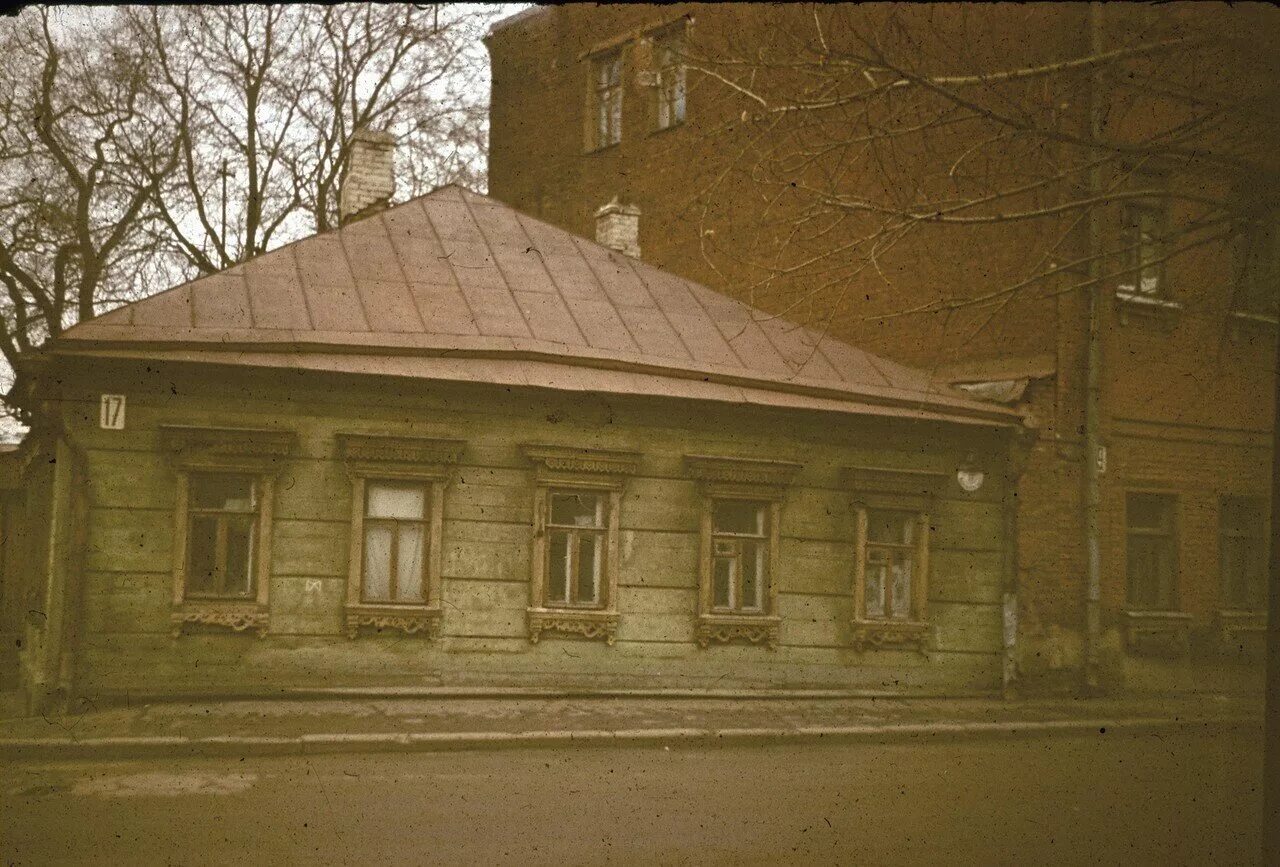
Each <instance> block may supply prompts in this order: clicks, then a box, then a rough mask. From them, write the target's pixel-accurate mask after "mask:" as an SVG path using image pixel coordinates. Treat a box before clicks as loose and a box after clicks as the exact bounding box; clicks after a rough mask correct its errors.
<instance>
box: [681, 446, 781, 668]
mask: <svg viewBox="0 0 1280 867" xmlns="http://www.w3.org/2000/svg"><path fill="white" fill-rule="evenodd" d="M685 466H686V468H687V469H688V472H689V475H690V476H692V477H693V478H694V479H695V480H697V482H698V483H699V487H700V489H701V493H702V511H701V520H700V528H699V556H698V614H697V622H696V624H695V630H694V634H695V637H696V639H697V642H698V646H699V647H702V648H706V647H708V646H709V645H710V644H711V642H713V641H714V642H717V643H720V644H727V643H730V642H732V641H735V640H742V641H746V642H749V643H751V644H764V645H765V646H766V647H768V648H769V649H770V650H776V649H777V647H778V633H779V628H780V626H781V624H782V617H781V615H780V614H779V613H778V590H779V587H780V586H781V583H782V582H781V574H782V570H781V548H782V544H781V542H782V502H783V500H784V499H785V498H786V491H787V488H788V487H789V486H790V485H791V482H792V480H793V479H794V478H795V474H796V473H797V472H798V471H799V470H800V467H801V465H800V464H797V463H792V462H790V461H778V460H761V459H756V458H731V457H718V456H712V455H685ZM719 500H746V501H754V502H763V503H765V504H766V505H767V509H768V511H767V513H766V514H767V519H768V523H769V526H768V528H767V529H766V539H767V542H768V553H767V555H766V563H767V564H768V565H767V569H768V575H767V580H768V586H767V587H766V588H765V592H764V602H765V604H764V610H763V611H761V612H760V613H758V614H756V613H728V612H720V611H716V610H714V605H713V599H714V596H713V593H712V590H713V578H714V575H713V561H714V557H713V551H712V542H713V535H714V534H713V530H714V517H715V503H716V501H719Z"/></svg>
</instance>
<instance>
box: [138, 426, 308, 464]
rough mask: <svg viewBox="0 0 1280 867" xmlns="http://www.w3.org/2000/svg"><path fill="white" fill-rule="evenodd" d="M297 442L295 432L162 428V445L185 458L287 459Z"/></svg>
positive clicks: (218, 428) (182, 427)
mask: <svg viewBox="0 0 1280 867" xmlns="http://www.w3.org/2000/svg"><path fill="white" fill-rule="evenodd" d="M297 441H298V435H297V434H296V433H294V432H293V431H291V430H272V429H264V428H233V427H198V426H194V425H177V424H162V425H160V442H161V444H162V445H163V447H164V448H165V449H166V450H167V451H169V452H171V453H173V454H174V455H176V456H178V457H181V458H259V459H274V458H285V457H288V456H289V454H290V453H291V452H292V451H293V447H294V445H295V444H296V443H297Z"/></svg>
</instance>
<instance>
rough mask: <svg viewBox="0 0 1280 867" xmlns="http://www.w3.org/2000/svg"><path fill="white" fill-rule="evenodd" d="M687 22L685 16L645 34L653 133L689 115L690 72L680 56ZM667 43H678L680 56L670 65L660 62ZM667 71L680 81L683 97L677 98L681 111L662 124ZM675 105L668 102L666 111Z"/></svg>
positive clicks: (686, 32) (671, 109)
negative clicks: (650, 67)
mask: <svg viewBox="0 0 1280 867" xmlns="http://www.w3.org/2000/svg"><path fill="white" fill-rule="evenodd" d="M687 25H688V20H687V19H680V20H678V21H676V22H675V23H674V24H669V25H667V26H665V27H662V28H660V29H658V30H655V31H653V32H651V33H650V34H648V37H647V38H648V39H649V40H650V42H651V43H652V46H653V72H652V75H653V110H652V121H651V123H652V129H653V131H654V132H663V131H665V130H669V129H675V128H676V127H678V126H682V125H683V124H684V123H685V120H686V119H687V118H688V115H689V75H688V67H687V65H686V64H685V62H684V59H683V55H684V46H685V44H686V42H687V39H688V26H687ZM668 42H677V43H678V44H679V51H678V54H679V59H678V60H677V61H676V62H675V63H672V64H663V63H662V62H661V57H662V50H663V47H664V44H666V43H668ZM670 71H674V72H675V75H676V77H677V79H678V81H679V84H678V87H679V90H680V92H681V94H682V98H681V99H680V101H679V105H680V114H679V116H678V117H674V118H670V119H668V121H667V122H666V123H663V122H662V112H663V108H664V106H667V105H668V103H667V101H666V88H667V86H668V80H667V73H668V72H670ZM675 104H676V103H675V102H672V103H671V104H670V109H669V111H670V112H671V113H674V107H675Z"/></svg>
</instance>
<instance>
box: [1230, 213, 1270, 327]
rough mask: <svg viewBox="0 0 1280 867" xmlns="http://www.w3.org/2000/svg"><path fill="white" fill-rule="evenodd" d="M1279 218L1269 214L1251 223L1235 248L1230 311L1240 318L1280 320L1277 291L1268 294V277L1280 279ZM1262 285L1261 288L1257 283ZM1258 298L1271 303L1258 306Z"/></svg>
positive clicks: (1266, 320) (1265, 320) (1268, 320)
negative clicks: (1267, 299) (1260, 288)
mask: <svg viewBox="0 0 1280 867" xmlns="http://www.w3.org/2000/svg"><path fill="white" fill-rule="evenodd" d="M1277 221H1280V215H1268V216H1267V217H1266V218H1265V220H1261V221H1255V222H1251V223H1249V224H1248V225H1247V226H1246V228H1245V231H1244V232H1243V233H1242V234H1241V236H1240V237H1239V238H1238V239H1237V241H1236V243H1235V244H1234V245H1233V248H1234V250H1233V252H1234V254H1235V255H1234V258H1235V265H1234V268H1233V272H1234V273H1233V277H1234V279H1233V280H1232V284H1233V287H1234V291H1233V292H1232V293H1231V312H1232V313H1233V314H1234V315H1235V316H1238V317H1243V318H1246V319H1256V320H1259V321H1263V322H1272V323H1274V322H1276V321H1277V318H1278V317H1280V305H1278V304H1277V303H1276V299H1275V295H1274V291H1273V292H1267V291H1266V289H1267V288H1271V289H1274V286H1272V287H1267V286H1266V277H1267V276H1272V277H1280V226H1278V225H1276V223H1277ZM1259 281H1261V282H1262V285H1263V289H1262V291H1259V289H1258V285H1257V284H1258V282H1259ZM1259 297H1262V298H1269V299H1270V301H1271V304H1270V305H1269V306H1268V305H1264V304H1258V303H1257V301H1258V299H1259Z"/></svg>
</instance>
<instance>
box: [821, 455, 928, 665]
mask: <svg viewBox="0 0 1280 867" xmlns="http://www.w3.org/2000/svg"><path fill="white" fill-rule="evenodd" d="M947 481H948V476H947V474H946V473H940V472H933V471H929V470H902V469H891V468H885V467H845V468H844V469H843V470H842V472H841V482H842V485H843V487H844V488H845V489H846V490H848V491H850V492H851V493H852V494H853V501H852V507H853V510H854V518H855V521H856V527H855V533H856V535H855V538H854V549H855V551H854V571H853V617H852V618H851V620H850V624H849V625H850V629H851V635H852V639H853V647H854V649H855V650H856V651H857V652H859V653H864V652H865V651H866V650H867V649H868V648H871V649H875V650H891V649H898V650H902V649H911V650H916V651H918V652H920V653H927V651H928V650H929V646H930V644H931V642H932V639H933V626H932V624H931V623H930V622H929V543H930V533H931V518H930V516H931V515H932V514H933V513H934V512H935V511H936V509H937V499H938V496H939V494H940V492H941V491H942V490H943V488H944V486H945V485H946V484H947ZM873 511H889V512H899V513H906V514H910V515H912V516H913V521H914V524H915V541H914V546H913V547H914V549H915V551H914V556H913V558H912V567H913V568H912V576H911V616H910V617H908V618H907V619H905V620H893V619H890V618H888V617H884V618H872V617H868V616H867V614H866V610H867V596H866V594H867V586H866V578H867V573H866V569H867V554H868V551H869V549H870V548H871V547H872V546H873V545H874V544H875V543H872V542H870V540H869V539H868V538H867V528H868V524H869V520H868V513H869V512H873Z"/></svg>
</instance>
